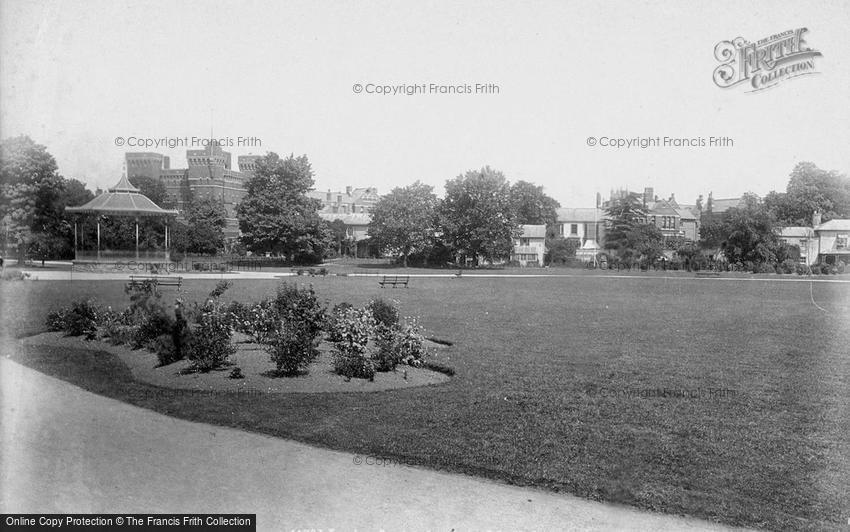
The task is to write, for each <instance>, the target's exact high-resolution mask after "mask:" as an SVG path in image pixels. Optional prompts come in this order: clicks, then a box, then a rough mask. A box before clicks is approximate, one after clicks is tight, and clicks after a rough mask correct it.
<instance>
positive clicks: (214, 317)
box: [181, 281, 236, 372]
mask: <svg viewBox="0 0 850 532" xmlns="http://www.w3.org/2000/svg"><path fill="white" fill-rule="evenodd" d="M229 286H230V284H229V283H228V282H226V281H222V282H219V283H218V284H217V285H216V287H215V288H214V289H213V291H212V292H210V294H209V299H207V301H206V303H204V304H203V306H198V305H197V304H196V305H195V306H194V308H193V312H191V313H190V315H191V316H192V317H193V318H194V320H195V326H194V327H193V328H191V332H189V335H190V336H191V338H190V341H189V342H188V345H187V346H185V353H186V358H188V359H189V360H190V361H191V362H192V365H191V368H190V369H191V370H192V371H200V372H208V371H211V370H214V369H218V368H220V367H222V366H224V365H225V364H226V363H227V362H228V359H229V358H230V356H231V355H233V354H234V353H235V352H236V347H235V346H234V345H233V343H232V342H231V335H232V329H231V318H230V314H229V313H228V312H227V309H226V306H225V305H224V303H222V302H221V301H219V299H220V298H221V295H222V294H223V293H224V291H225V290H227V289H228V288H229ZM181 317H182V313H181Z"/></svg>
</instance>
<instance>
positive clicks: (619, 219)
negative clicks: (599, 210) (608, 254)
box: [605, 193, 664, 263]
mask: <svg viewBox="0 0 850 532" xmlns="http://www.w3.org/2000/svg"><path fill="white" fill-rule="evenodd" d="M606 215H607V218H608V222H607V223H608V228H607V229H606V233H605V248H606V249H610V250H613V251H616V253H617V256H618V257H620V258H621V259H625V260H626V261H630V260H631V259H632V258H641V257H642V258H643V260H646V261H647V262H648V263H652V262H654V261H655V260H656V259H657V258H658V257H660V256H661V252H662V250H663V249H664V237H663V235H662V234H661V231H660V230H659V229H658V228H657V227H656V226H655V225H654V224H650V223H647V222H646V208H645V207H644V205H643V201H642V199H641V197H640V195H639V194H636V193H628V194H623V195H622V196H620V197H619V198H617V199H615V200H614V201H613V202H612V203H611V205H610V206H609V207H608V210H607V212H606Z"/></svg>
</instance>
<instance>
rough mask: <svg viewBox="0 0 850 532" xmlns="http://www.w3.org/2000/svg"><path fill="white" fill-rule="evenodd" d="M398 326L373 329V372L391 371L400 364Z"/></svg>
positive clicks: (378, 326)
mask: <svg viewBox="0 0 850 532" xmlns="http://www.w3.org/2000/svg"><path fill="white" fill-rule="evenodd" d="M400 332H401V331H400V330H399V327H398V326H395V327H386V326H383V325H377V326H376V327H375V349H374V351H373V353H372V361H373V363H374V366H375V371H392V370H394V369H395V368H396V366H398V365H399V364H400V363H401V358H402V357H401V341H400V336H401V335H400Z"/></svg>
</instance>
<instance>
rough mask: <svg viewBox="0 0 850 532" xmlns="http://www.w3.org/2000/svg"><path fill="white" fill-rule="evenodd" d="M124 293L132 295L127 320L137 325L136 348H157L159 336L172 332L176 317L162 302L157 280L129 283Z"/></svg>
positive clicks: (134, 342)
mask: <svg viewBox="0 0 850 532" xmlns="http://www.w3.org/2000/svg"><path fill="white" fill-rule="evenodd" d="M124 293H125V294H127V295H129V296H130V307H129V309H128V310H127V312H128V315H126V316H124V319H125V321H127V322H129V324H132V325H135V326H136V327H135V336H134V338H133V341H132V344H133V347H134V348H140V347H149V348H152V349H156V345H155V344H156V342H157V338H159V337H160V336H162V335H164V334H171V330H172V328H173V327H174V318H172V317H171V315H170V314H169V312H168V309H167V308H166V306H165V304H164V303H163V302H162V294H160V293H159V291H158V290H157V289H156V281H155V280H146V281H144V282H142V283H128V284H127V285H126V286H125V287H124Z"/></svg>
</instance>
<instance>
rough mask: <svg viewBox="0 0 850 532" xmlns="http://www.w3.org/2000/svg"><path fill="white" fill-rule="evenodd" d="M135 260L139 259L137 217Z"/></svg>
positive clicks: (137, 222)
mask: <svg viewBox="0 0 850 532" xmlns="http://www.w3.org/2000/svg"><path fill="white" fill-rule="evenodd" d="M136 260H139V218H138V217H137V218H136Z"/></svg>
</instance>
